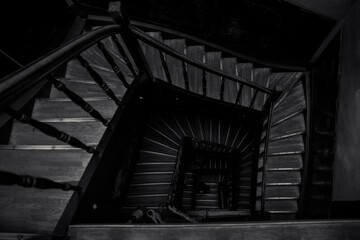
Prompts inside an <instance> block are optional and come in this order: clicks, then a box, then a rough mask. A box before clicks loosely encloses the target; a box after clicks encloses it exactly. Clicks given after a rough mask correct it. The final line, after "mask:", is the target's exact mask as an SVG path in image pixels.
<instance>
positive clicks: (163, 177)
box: [132, 171, 173, 183]
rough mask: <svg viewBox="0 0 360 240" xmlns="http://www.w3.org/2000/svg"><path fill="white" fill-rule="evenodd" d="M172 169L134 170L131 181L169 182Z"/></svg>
mask: <svg viewBox="0 0 360 240" xmlns="http://www.w3.org/2000/svg"><path fill="white" fill-rule="evenodd" d="M172 176H173V171H167V172H162V171H157V172H135V173H134V175H133V178H132V183H149V182H171V180H172Z"/></svg>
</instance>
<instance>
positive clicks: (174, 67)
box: [164, 39, 186, 89]
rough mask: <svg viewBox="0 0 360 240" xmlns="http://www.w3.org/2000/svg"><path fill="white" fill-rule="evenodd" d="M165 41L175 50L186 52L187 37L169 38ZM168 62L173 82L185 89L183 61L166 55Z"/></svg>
mask: <svg viewBox="0 0 360 240" xmlns="http://www.w3.org/2000/svg"><path fill="white" fill-rule="evenodd" d="M164 43H165V44H166V45H168V46H169V47H171V48H172V49H174V50H175V51H177V52H179V53H182V54H184V53H185V49H186V48H185V47H186V45H185V39H167V40H164ZM166 63H167V66H168V69H169V72H170V77H171V81H172V84H173V85H175V86H178V87H181V88H183V89H185V80H184V74H183V67H182V62H181V61H180V60H178V59H176V58H174V57H171V56H169V55H166Z"/></svg>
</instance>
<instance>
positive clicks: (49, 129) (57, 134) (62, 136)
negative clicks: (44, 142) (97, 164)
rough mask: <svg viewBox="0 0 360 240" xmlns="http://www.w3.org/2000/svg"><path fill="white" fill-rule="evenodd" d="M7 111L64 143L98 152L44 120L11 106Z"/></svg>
mask: <svg viewBox="0 0 360 240" xmlns="http://www.w3.org/2000/svg"><path fill="white" fill-rule="evenodd" d="M5 112H6V113H7V114H9V115H10V116H12V117H14V118H15V119H16V120H18V121H20V122H21V123H27V124H30V125H31V126H33V127H34V128H36V129H38V130H39V131H41V132H43V133H45V134H46V135H49V136H50V137H54V138H56V139H58V140H60V141H62V142H64V143H67V144H69V145H71V146H73V147H76V148H81V149H84V150H85V151H87V152H88V153H95V154H97V151H96V150H95V148H93V147H91V146H86V145H85V144H84V143H82V142H81V141H80V140H78V139H77V138H75V137H72V136H70V135H69V134H67V133H65V132H62V131H60V130H58V129H57V128H55V127H53V126H51V125H49V124H46V123H43V122H39V121H37V120H35V119H32V118H30V117H28V116H27V115H25V114H22V113H20V112H18V111H15V110H13V109H11V108H7V109H5Z"/></svg>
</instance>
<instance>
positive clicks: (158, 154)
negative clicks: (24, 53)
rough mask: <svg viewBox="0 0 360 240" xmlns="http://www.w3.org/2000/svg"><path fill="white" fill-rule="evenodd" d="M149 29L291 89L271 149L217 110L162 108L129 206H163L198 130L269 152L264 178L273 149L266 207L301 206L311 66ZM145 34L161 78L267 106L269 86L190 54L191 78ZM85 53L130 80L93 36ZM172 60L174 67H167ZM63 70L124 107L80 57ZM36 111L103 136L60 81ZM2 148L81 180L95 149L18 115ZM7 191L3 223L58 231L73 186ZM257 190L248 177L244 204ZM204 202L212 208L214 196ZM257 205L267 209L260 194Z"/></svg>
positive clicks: (113, 81)
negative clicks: (282, 67) (247, 56)
mask: <svg viewBox="0 0 360 240" xmlns="http://www.w3.org/2000/svg"><path fill="white" fill-rule="evenodd" d="M146 34H147V36H150V37H151V38H153V39H155V40H156V41H158V42H159V43H160V44H165V45H166V46H168V47H170V48H172V49H173V50H175V51H177V52H179V53H181V54H183V55H184V56H187V57H189V58H191V59H194V60H197V61H199V62H202V63H203V64H206V65H207V66H210V67H211V68H213V69H218V70H221V71H223V72H224V73H227V74H230V75H233V76H236V77H240V78H242V79H247V81H249V82H251V83H256V84H258V85H260V86H262V87H265V88H269V89H276V90H277V91H282V92H283V94H282V95H281V96H280V98H279V99H278V100H277V101H276V102H275V105H274V112H273V115H272V118H271V121H270V122H271V130H270V136H269V151H268V154H267V156H264V154H263V151H264V147H262V146H263V143H262V145H261V146H260V151H259V152H256V153H254V152H251V151H250V152H248V148H247V146H250V145H251V139H250V137H249V136H251V134H250V132H246V131H245V132H243V131H244V129H242V127H241V122H234V121H231V119H223V118H219V117H217V116H216V115H211V114H210V115H208V114H204V115H202V114H199V113H196V114H189V113H186V112H184V113H179V112H169V113H167V114H164V113H163V112H159V113H154V115H153V116H152V118H150V119H149V120H148V122H147V126H146V132H145V135H144V137H143V146H142V149H141V153H140V160H139V162H138V163H137V166H136V170H135V173H134V175H133V179H132V183H131V184H130V186H129V189H128V193H127V196H126V197H125V200H124V202H123V207H124V208H129V209H134V208H136V207H138V206H146V207H157V206H158V205H159V203H162V202H164V201H165V200H166V198H167V195H168V190H169V187H170V182H171V178H172V175H173V171H174V164H175V160H176V156H177V153H178V147H179V142H180V140H181V138H182V137H191V138H194V139H198V140H204V141H209V142H213V143H218V144H223V145H226V146H231V147H235V146H236V147H238V148H240V147H241V148H242V149H243V150H244V154H245V153H246V154H245V155H246V156H247V157H249V158H250V156H251V154H255V155H260V156H262V157H261V158H260V159H259V166H258V170H259V174H258V177H259V179H261V178H262V177H261V167H262V160H263V159H264V157H267V158H268V167H267V174H266V176H267V177H266V180H265V181H266V199H265V202H266V203H265V212H269V213H272V214H296V213H297V211H298V199H299V197H300V195H299V192H300V187H301V181H302V180H301V175H302V170H303V157H304V154H303V153H304V151H305V148H304V141H303V136H304V132H305V120H304V110H305V109H306V102H305V97H304V96H305V95H304V86H303V82H302V79H303V75H304V74H303V72H297V71H296V72H292V71H279V70H278V69H272V68H268V67H263V66H258V65H256V64H254V63H248V62H246V61H244V60H242V59H240V58H238V57H236V56H231V55H229V53H225V52H223V51H219V50H216V49H213V48H209V47H208V46H204V45H203V44H196V43H194V42H193V41H190V40H189V39H185V38H179V37H174V36H173V35H171V34H164V33H162V32H160V31H154V30H151V31H147V32H146ZM165 36H166V37H165ZM120 41H121V40H120ZM102 42H103V43H104V44H105V46H106V48H107V51H108V53H109V54H110V55H112V56H113V58H114V59H115V62H116V63H117V65H118V66H119V67H120V68H121V71H122V72H123V73H124V75H125V77H126V80H127V82H128V83H131V81H132V79H133V75H132V74H131V72H130V71H129V69H128V68H127V67H126V65H125V62H124V60H123V59H122V57H121V56H120V54H118V52H117V49H116V48H115V45H114V43H113V42H112V41H111V39H110V38H108V39H105V40H103V41H102ZM139 43H140V46H141V48H142V50H143V53H144V56H145V58H146V60H147V63H148V64H149V67H150V69H151V70H152V74H153V76H154V77H155V78H156V79H155V81H158V80H160V81H166V82H169V83H172V85H174V86H176V87H179V88H181V89H183V90H187V91H190V92H192V93H196V94H200V95H205V96H206V97H209V98H212V99H216V100H221V101H224V102H227V103H229V104H230V103H231V104H237V105H239V106H243V107H245V108H249V109H252V110H254V111H256V112H258V111H262V110H263V109H264V107H265V106H266V103H267V100H268V95H267V94H265V93H262V92H261V91H259V92H258V91H256V90H254V89H253V88H250V87H248V86H246V85H241V84H239V83H237V82H233V81H227V80H226V79H222V78H221V77H219V76H217V75H216V74H212V73H206V84H205V83H204V72H203V71H202V70H201V69H199V68H196V67H193V66H190V65H186V64H185V69H186V72H187V74H188V79H189V82H188V83H187V82H186V77H184V64H183V63H181V62H179V61H178V60H176V59H175V58H173V57H171V56H168V55H166V54H163V53H161V52H159V50H158V49H155V48H154V47H152V46H150V45H149V44H147V43H145V42H143V41H141V40H139ZM122 44H123V43H122ZM161 55H163V56H161ZM82 56H83V57H84V58H85V59H87V60H88V61H89V62H90V66H91V67H92V68H93V69H95V71H96V72H97V73H98V74H99V75H100V76H101V77H102V78H103V79H106V82H107V83H108V84H109V87H110V88H111V89H112V90H113V91H114V92H115V94H116V96H117V97H118V98H119V99H121V98H122V96H123V95H124V94H125V92H126V88H125V86H124V84H123V83H122V82H121V81H119V79H118V77H117V76H116V74H115V73H114V71H113V70H112V69H111V67H110V66H109V64H108V63H107V61H106V60H105V58H104V57H103V55H102V54H101V51H100V50H99V49H98V48H97V47H96V46H94V47H91V48H89V49H88V50H87V51H86V52H84V53H83V54H82ZM161 59H163V61H162V60H161ZM164 62H165V63H166V64H165V65H166V66H167V68H168V71H166V69H165V67H164ZM59 79H60V80H61V81H62V82H63V83H65V84H66V85H67V86H68V87H69V88H71V89H72V90H73V91H75V92H77V93H78V94H79V95H80V96H82V97H83V98H85V100H87V101H88V102H89V103H91V105H93V106H94V108H96V109H97V110H99V111H100V112H101V113H102V114H103V116H104V117H105V118H107V119H110V118H111V117H112V115H113V114H114V112H115V110H116V108H117V106H116V104H115V103H114V102H113V101H112V100H110V99H109V98H108V97H107V96H106V95H104V93H103V92H102V91H101V89H100V88H98V86H97V85H96V84H94V82H93V81H92V80H91V76H90V75H89V73H88V72H87V71H86V70H85V69H84V68H83V67H82V66H81V64H80V63H79V61H78V60H76V59H74V60H71V61H70V62H69V63H68V65H67V69H66V75H65V77H61V78H59ZM187 84H188V89H187ZM239 92H240V94H239ZM32 117H33V118H35V119H38V120H41V121H43V122H46V123H49V124H50V125H52V126H55V127H56V128H58V129H61V130H63V131H66V132H68V133H69V134H70V135H73V136H74V137H76V138H78V139H80V140H81V141H83V142H84V143H86V144H87V145H92V146H96V145H97V144H98V143H99V141H100V139H101V136H102V135H103V133H104V131H105V129H106V127H104V126H103V125H102V124H101V123H100V122H98V121H95V120H93V118H90V117H88V115H87V114H86V113H85V112H83V111H81V109H80V108H79V107H78V106H76V105H74V104H73V103H72V102H71V101H69V100H68V99H67V98H65V96H64V95H63V93H61V92H58V91H57V90H56V89H54V88H52V89H51V91H50V94H49V97H48V98H41V99H36V100H35V103H34V107H33V110H32ZM267 122H269V120H267V121H265V122H264V124H263V125H264V127H265V126H266V124H267ZM244 139H246V141H244ZM265 139H266V136H265V135H263V138H262V141H265ZM245 150H246V151H245ZM0 154H1V157H0V168H1V169H2V170H4V171H9V172H14V173H17V174H29V175H34V176H39V177H46V178H49V179H52V180H55V181H66V182H72V183H74V184H75V185H76V183H77V181H79V179H80V177H81V176H82V173H83V172H84V171H85V168H86V166H87V164H88V162H89V159H90V158H91V154H89V153H86V152H85V151H83V150H80V149H77V148H74V147H71V146H69V145H65V144H63V143H62V142H59V141H58V140H56V139H53V138H50V137H48V136H46V135H44V134H42V133H40V132H39V131H37V130H36V129H34V128H32V127H29V126H27V125H23V124H21V123H19V122H16V121H15V122H14V124H13V128H12V132H11V136H10V140H9V144H7V145H2V146H0ZM245 160H246V158H245ZM246 164H248V162H246V161H245V162H244V166H243V168H242V171H243V172H242V173H241V174H242V177H243V178H244V179H243V180H249V179H248V178H249V176H248V175H246V174H249V173H251V171H250V168H251V167H250V165H249V164H248V165H246ZM0 191H1V195H0V209H1V210H0V212H1V213H0V230H2V231H7V232H8V231H11V232H38V233H45V232H51V231H52V230H53V229H54V227H55V225H56V224H57V221H58V220H59V218H60V216H61V215H62V213H63V210H64V208H65V206H66V205H67V203H68V201H69V198H70V197H71V194H72V193H71V192H63V191H61V190H46V191H44V190H37V189H25V188H21V187H16V186H10V187H8V186H0ZM250 192H251V189H250V185H249V184H248V185H242V186H241V189H240V191H239V195H240V196H241V197H240V198H239V199H240V200H239V209H245V210H249V209H250V206H249V204H250V199H249V197H250ZM257 192H258V193H257V196H260V195H259V192H260V194H261V191H259V189H258V191H257ZM206 200H213V201H216V200H214V199H205V201H206ZM203 207H204V208H206V207H207V205H206V204H205V205H203ZM256 210H259V206H258V204H257V205H256Z"/></svg>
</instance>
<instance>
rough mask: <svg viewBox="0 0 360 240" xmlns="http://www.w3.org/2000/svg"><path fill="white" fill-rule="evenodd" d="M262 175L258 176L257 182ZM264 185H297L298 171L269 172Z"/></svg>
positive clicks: (299, 176) (299, 180)
mask: <svg viewBox="0 0 360 240" xmlns="http://www.w3.org/2000/svg"><path fill="white" fill-rule="evenodd" d="M261 175H262V173H259V174H258V182H260V181H261V179H262V176H261ZM266 183H267V184H269V185H275V184H277V183H278V184H287V183H288V184H299V183H301V174H300V172H299V171H269V172H267V179H266Z"/></svg>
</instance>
